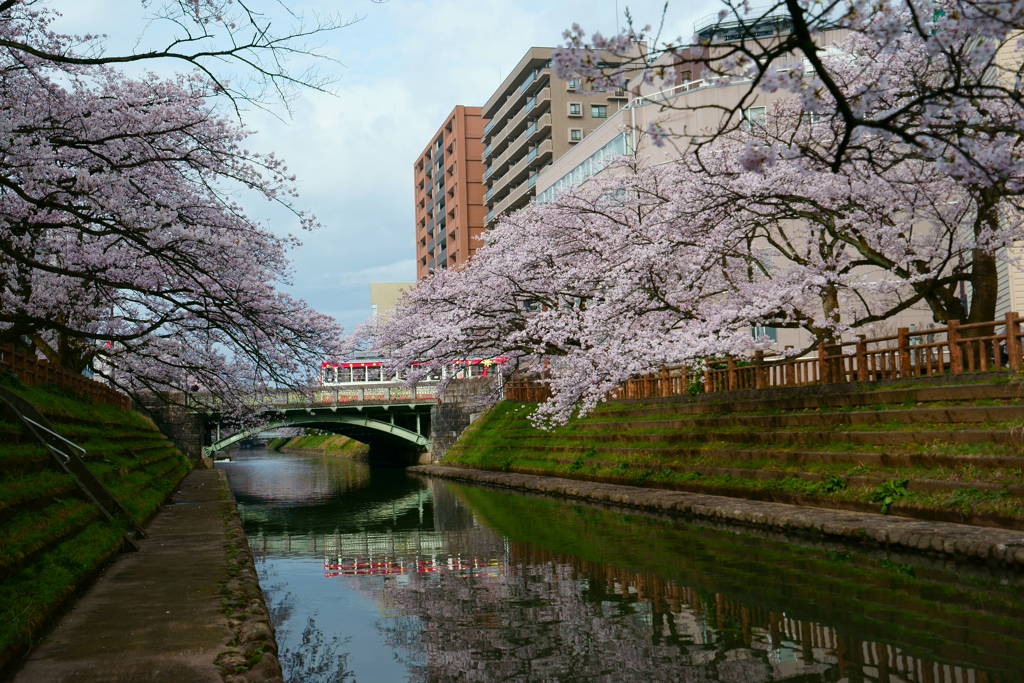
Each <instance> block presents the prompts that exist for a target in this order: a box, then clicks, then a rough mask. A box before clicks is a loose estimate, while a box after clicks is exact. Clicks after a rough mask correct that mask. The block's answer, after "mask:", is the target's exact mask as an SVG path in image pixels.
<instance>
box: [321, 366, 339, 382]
mask: <svg viewBox="0 0 1024 683" xmlns="http://www.w3.org/2000/svg"><path fill="white" fill-rule="evenodd" d="M337 381H338V368H324V382H325V383H326V384H334V383H335V382H337Z"/></svg>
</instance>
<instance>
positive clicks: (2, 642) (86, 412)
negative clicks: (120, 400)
mask: <svg viewBox="0 0 1024 683" xmlns="http://www.w3.org/2000/svg"><path fill="white" fill-rule="evenodd" d="M4 386H6V387H7V388H9V389H11V390H12V391H14V392H15V393H17V394H19V395H20V396H22V397H23V398H25V399H26V400H28V401H30V402H31V403H33V404H34V405H35V406H36V407H37V408H38V409H39V410H40V412H42V413H43V414H44V415H45V416H46V417H47V418H48V419H49V420H50V421H51V423H52V424H53V426H54V428H55V429H56V430H57V431H58V432H60V433H61V434H63V435H64V436H66V437H67V438H70V439H72V440H74V441H76V442H77V443H79V444H80V445H82V446H83V447H84V448H86V449H87V453H86V455H85V456H84V458H83V459H84V461H85V463H86V465H87V467H89V468H90V471H92V472H93V473H94V474H96V475H97V476H98V477H99V478H100V480H101V481H102V482H103V483H104V484H105V485H106V486H107V487H108V489H109V490H110V491H111V493H113V494H114V495H115V496H116V497H117V498H118V500H119V501H120V502H121V504H122V505H123V506H124V507H125V509H126V510H128V512H129V514H131V515H132V517H133V518H134V519H135V520H136V521H139V522H142V521H145V520H146V519H147V518H149V517H150V516H151V515H152V514H153V513H154V512H155V511H156V509H157V508H158V506H159V505H160V504H161V503H163V502H164V500H166V498H167V495H168V494H169V493H170V492H171V491H172V490H173V489H174V487H175V486H177V484H178V482H179V481H180V480H181V478H182V477H183V476H184V475H185V474H186V473H187V472H188V471H189V469H190V467H191V464H190V463H189V461H188V459H187V458H186V457H185V456H184V455H182V454H181V453H180V452H179V451H178V450H177V449H175V448H174V447H173V446H172V444H171V443H170V441H169V440H168V439H167V438H166V437H164V436H163V435H162V434H160V432H159V431H157V429H156V427H155V426H154V425H153V423H152V422H151V421H150V420H149V419H148V418H146V417H144V416H142V415H141V414H139V413H135V412H133V411H121V410H118V409H116V408H113V407H110V406H105V405H98V404H93V403H90V402H88V401H85V400H81V399H78V398H76V397H75V396H73V395H69V394H68V393H67V392H65V391H62V390H51V389H46V388H39V387H32V388H30V387H24V386H21V385H18V384H15V383H12V382H11V381H10V380H4ZM0 433H4V434H5V438H6V439H7V440H8V441H9V444H8V445H6V446H5V447H4V449H3V454H2V457H0V548H2V549H3V552H2V558H0V577H2V581H0V670H2V669H3V668H4V667H6V666H8V665H9V664H10V662H11V661H12V659H14V658H17V657H20V656H21V655H22V654H24V652H25V651H26V650H27V648H28V647H29V646H30V644H31V642H32V639H33V638H34V637H35V635H36V634H37V632H38V630H39V629H40V628H41V627H42V626H43V625H44V624H45V623H46V622H47V620H48V619H49V618H50V616H52V615H53V614H54V613H55V611H56V610H57V609H58V608H59V607H60V606H61V605H62V604H63V603H64V601H65V600H67V599H68V597H70V596H71V595H73V594H74V593H75V591H77V590H78V589H79V588H81V586H82V585H83V582H85V581H87V580H88V579H90V578H91V577H92V576H93V575H94V574H95V572H97V571H98V570H99V569H100V568H101V567H102V565H103V564H104V563H105V562H106V561H107V560H109V558H110V557H111V556H112V555H113V554H114V553H116V552H117V550H118V549H119V548H120V547H121V544H122V537H123V522H121V521H116V522H111V521H108V520H107V519H105V518H104V517H102V516H101V515H100V514H99V511H98V509H97V508H96V507H95V506H94V505H93V504H92V503H91V502H89V501H88V500H87V499H85V497H84V496H83V494H82V493H81V492H80V490H79V488H78V486H77V484H75V483H74V480H73V478H72V477H71V476H70V475H67V474H65V473H64V472H63V471H61V470H59V469H58V468H57V466H56V464H55V463H54V462H53V460H52V459H51V457H50V456H49V455H48V454H47V453H46V451H45V449H44V448H43V447H42V446H41V445H40V444H38V443H34V442H33V441H31V440H30V439H31V437H30V435H28V434H27V433H26V432H23V431H21V427H20V426H18V425H13V424H9V423H3V424H0Z"/></svg>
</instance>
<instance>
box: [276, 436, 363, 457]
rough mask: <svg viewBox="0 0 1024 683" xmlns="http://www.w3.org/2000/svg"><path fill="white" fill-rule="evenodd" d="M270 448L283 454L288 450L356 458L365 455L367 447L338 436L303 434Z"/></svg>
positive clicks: (353, 440)
mask: <svg viewBox="0 0 1024 683" xmlns="http://www.w3.org/2000/svg"><path fill="white" fill-rule="evenodd" d="M271 448H273V449H275V450H280V451H285V452H287V451H288V450H290V449H296V450H299V449H302V450H311V451H319V452H321V453H324V454H325V455H337V456H341V457H347V458H358V457H362V456H363V455H365V454H366V452H367V450H368V449H369V446H367V445H366V444H364V443H362V442H360V441H356V440H355V439H350V438H348V437H347V436H342V435H340V434H305V435H303V436H293V437H292V438H290V439H287V440H284V441H283V442H281V443H279V444H276V445H272V446H271Z"/></svg>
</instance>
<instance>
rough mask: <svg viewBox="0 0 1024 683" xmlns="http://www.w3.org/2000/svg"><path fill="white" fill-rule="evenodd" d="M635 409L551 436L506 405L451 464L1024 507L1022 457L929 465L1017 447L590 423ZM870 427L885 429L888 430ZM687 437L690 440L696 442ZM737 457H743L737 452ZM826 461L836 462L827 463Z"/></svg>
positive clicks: (988, 509) (928, 510) (757, 492)
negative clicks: (887, 457) (889, 460)
mask: <svg viewBox="0 0 1024 683" xmlns="http://www.w3.org/2000/svg"><path fill="white" fill-rule="evenodd" d="M637 407H638V404H636V403H627V402H620V401H609V402H607V403H605V404H602V405H601V406H600V407H599V408H598V410H597V411H595V412H594V413H593V414H591V415H590V416H588V417H587V418H584V419H582V420H573V421H571V422H570V423H569V424H568V425H566V426H564V427H560V428H557V429H554V430H552V431H551V432H541V431H539V430H537V429H535V428H533V427H532V426H531V425H530V423H529V420H528V417H529V414H530V412H531V410H532V408H533V406H532V405H531V404H520V403H511V402H502V403H499V404H497V405H496V406H495V407H494V408H493V409H492V410H491V411H490V412H489V413H488V414H487V415H485V416H484V417H482V418H481V419H480V420H478V421H477V422H476V423H474V424H473V425H471V426H470V427H469V428H468V429H467V430H466V432H465V433H464V434H463V435H462V437H461V438H460V439H459V441H458V442H457V443H456V444H455V445H454V446H453V447H452V448H451V449H450V450H449V451H448V453H447V454H446V455H445V458H444V460H445V463H446V464H452V465H461V466H465V467H474V468H480V469H489V470H500V471H515V472H523V473H533V474H551V475H555V476H562V477H574V478H585V479H596V480H602V481H612V482H617V483H623V484H632V485H640V486H653V487H664V488H674V489H682V490H691V491H703V492H708V493H721V494H725V495H739V496H744V497H751V498H759V499H772V500H779V501H783V502H795V503H802V504H808V505H823V506H827V507H853V508H859V509H874V510H881V509H882V507H883V506H885V502H886V499H887V498H888V499H889V505H888V506H887V507H888V508H889V509H890V510H891V511H893V512H902V513H907V514H937V515H938V516H943V517H944V518H947V519H951V520H953V521H972V520H973V521H975V522H978V523H982V522H983V523H999V521H1000V520H1003V522H1005V521H1006V520H1024V504H1022V503H1024V500H1022V497H1021V495H1020V487H1021V486H1024V458H1021V460H1020V461H1019V464H1018V463H1012V464H1010V465H1004V466H998V467H986V468H979V467H978V466H977V465H976V464H974V463H973V462H971V461H970V460H969V459H967V458H964V459H963V462H962V463H961V462H959V461H958V462H956V463H954V464H949V463H946V464H935V462H934V461H933V462H928V456H930V455H971V454H977V455H993V456H1011V457H1012V458H1013V459H1014V460H1015V459H1016V457H1015V456H1018V455H1019V454H1020V448H1019V446H1017V445H1016V444H1005V443H976V444H974V443H972V444H949V443H942V442H940V441H938V440H935V441H927V440H926V441H920V440H916V439H915V440H908V442H907V443H902V444H899V445H885V446H873V445H866V444H861V443H853V442H848V441H843V440H842V439H840V438H834V439H831V440H820V441H814V442H811V443H804V442H801V443H793V444H774V443H772V444H768V443H764V442H763V440H762V439H761V437H760V436H759V435H758V434H757V433H755V430H749V431H750V432H751V433H750V438H749V440H747V439H746V438H745V437H744V435H743V434H742V432H743V428H741V427H730V428H727V429H721V430H716V431H721V432H723V433H725V434H726V435H728V432H729V431H732V432H735V433H737V438H735V439H730V440H728V441H716V440H714V439H710V440H709V439H706V438H702V437H705V436H706V435H705V434H700V432H701V431H702V430H701V429H700V428H694V427H686V426H680V427H674V428H666V427H664V426H661V425H659V426H655V425H651V426H650V427H649V428H647V427H645V425H644V421H643V418H642V417H639V418H629V419H628V420H625V422H626V424H625V425H623V424H614V420H612V422H609V423H608V426H607V427H602V426H600V425H599V424H595V423H600V422H601V421H602V420H608V419H609V418H607V417H604V416H603V415H604V414H605V413H613V414H614V413H615V411H622V410H626V409H635V408H637ZM878 407H889V406H878ZM896 407H902V406H896ZM662 409H664V408H663V407H662ZM761 414H763V412H762V413H761ZM707 416H714V413H707V414H705V415H702V417H707ZM684 417H685V416H684ZM1010 426H1011V425H1005V424H999V425H976V424H971V425H967V426H966V427H968V428H970V429H1007V428H1008V427H1010ZM871 427H872V428H874V429H877V430H884V429H892V427H893V426H892V425H887V424H877V425H872V426H871ZM899 427H900V428H901V429H902V428H905V427H906V426H905V425H900V426H899ZM913 427H914V428H915V429H916V430H919V431H927V430H928V429H929V428H932V427H934V428H941V429H949V428H960V429H962V428H964V426H963V425H960V426H958V425H934V426H933V425H927V424H921V423H914V424H913ZM818 429H821V428H818ZM839 429H848V428H845V427H841V428H839ZM787 431H791V432H799V431H800V428H796V429H790V428H787ZM849 431H857V430H849ZM690 435H693V436H694V437H695V438H693V439H692V440H691V439H689V436H690ZM797 450H801V451H816V452H820V453H824V454H826V455H825V457H821V458H820V459H818V460H817V461H816V460H814V459H806V458H805V459H803V460H798V459H792V458H787V457H786V456H787V452H795V451H797ZM742 451H748V453H746V454H741V452H742ZM859 451H874V452H879V451H884V452H885V453H887V454H900V453H904V454H907V455H913V456H917V457H918V460H917V461H916V462H915V463H914V464H906V462H905V463H904V464H897V465H893V464H889V465H882V464H879V463H877V462H870V463H869V462H858V456H857V452H859ZM828 455H838V456H839V457H837V458H829V457H828ZM844 456H848V457H844ZM836 460H838V461H836ZM944 482H945V484H944ZM1011 487H1013V488H1011Z"/></svg>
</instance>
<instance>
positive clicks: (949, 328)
mask: <svg viewBox="0 0 1024 683" xmlns="http://www.w3.org/2000/svg"><path fill="white" fill-rule="evenodd" d="M946 346H948V347H949V371H950V372H952V373H954V374H956V373H960V372H963V371H964V353H963V349H961V348H960V321H959V320H947V321H946Z"/></svg>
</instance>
